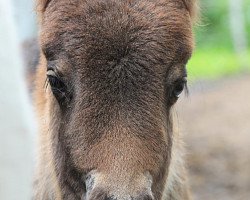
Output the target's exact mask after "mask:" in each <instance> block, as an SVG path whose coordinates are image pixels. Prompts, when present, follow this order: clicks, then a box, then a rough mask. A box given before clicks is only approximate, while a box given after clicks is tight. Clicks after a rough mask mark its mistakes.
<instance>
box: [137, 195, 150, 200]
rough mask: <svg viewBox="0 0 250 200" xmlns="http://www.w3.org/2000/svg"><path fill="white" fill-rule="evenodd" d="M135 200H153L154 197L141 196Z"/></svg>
mask: <svg viewBox="0 0 250 200" xmlns="http://www.w3.org/2000/svg"><path fill="white" fill-rule="evenodd" d="M137 200H154V197H153V196H152V195H150V194H141V195H139V197H138V198H137Z"/></svg>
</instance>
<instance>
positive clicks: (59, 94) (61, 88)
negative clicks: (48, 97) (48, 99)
mask: <svg viewBox="0 0 250 200" xmlns="http://www.w3.org/2000/svg"><path fill="white" fill-rule="evenodd" d="M47 79H48V82H49V84H50V88H51V91H52V93H53V94H54V96H55V98H56V100H57V101H58V103H59V104H60V105H63V103H64V102H66V100H67V87H66V85H65V84H64V82H63V80H62V79H61V78H60V77H59V76H58V74H56V73H55V71H54V70H52V69H49V70H48V71H47Z"/></svg>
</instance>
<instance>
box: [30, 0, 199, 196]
mask: <svg viewBox="0 0 250 200" xmlns="http://www.w3.org/2000/svg"><path fill="white" fill-rule="evenodd" d="M195 8H196V2H195V1H194V0H37V10H38V19H39V27H40V33H39V45H40V51H41V53H40V61H39V65H38V69H37V72H36V77H35V79H36V80H35V81H36V84H35V85H36V86H35V93H34V98H35V107H36V111H37V114H38V118H39V157H38V164H37V170H36V174H35V181H34V199H36V200H73V199H74V200H78V199H79V200H189V199H190V195H189V188H188V184H187V178H186V177H187V176H186V169H185V162H184V159H183V154H184V153H185V150H184V149H183V144H182V139H181V135H180V134H179V133H178V130H177V129H176V126H175V119H174V115H173V107H174V104H175V103H176V102H177V100H178V98H179V96H180V94H181V93H182V91H183V90H185V87H186V83H187V72H186V64H187V62H188V60H189V59H190V57H191V55H192V51H193V48H194V39H193V33H192V26H193V21H194V18H195V10H196V9H195Z"/></svg>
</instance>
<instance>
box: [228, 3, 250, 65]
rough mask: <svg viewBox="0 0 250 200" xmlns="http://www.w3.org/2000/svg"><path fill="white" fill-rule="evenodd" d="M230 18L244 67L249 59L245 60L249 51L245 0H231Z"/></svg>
mask: <svg viewBox="0 0 250 200" xmlns="http://www.w3.org/2000/svg"><path fill="white" fill-rule="evenodd" d="M229 20H230V29H231V35H232V39H233V45H234V49H235V51H236V53H237V54H238V56H239V59H240V62H241V64H242V65H243V67H244V66H245V65H247V64H248V63H247V60H245V58H246V53H247V36H246V28H245V18H244V12H243V0H237V1H236V0H229Z"/></svg>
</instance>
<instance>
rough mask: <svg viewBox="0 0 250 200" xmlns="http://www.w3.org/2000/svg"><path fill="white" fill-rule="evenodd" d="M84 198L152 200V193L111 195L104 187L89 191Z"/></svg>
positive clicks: (92, 199) (89, 199)
mask: <svg viewBox="0 0 250 200" xmlns="http://www.w3.org/2000/svg"><path fill="white" fill-rule="evenodd" d="M86 200H154V198H153V196H152V194H148V193H147V192H145V191H144V192H143V193H141V194H140V193H139V194H138V195H135V196H131V195H124V196H121V195H119V194H118V195H113V194H109V192H105V190H104V189H101V188H96V189H95V190H93V192H91V193H90V195H89V197H87V198H86Z"/></svg>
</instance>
